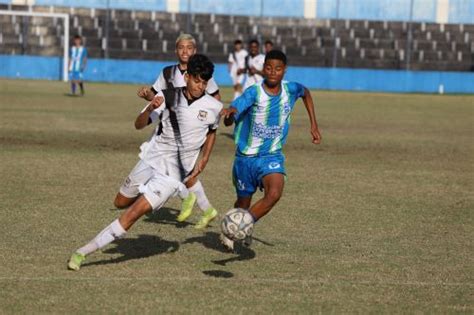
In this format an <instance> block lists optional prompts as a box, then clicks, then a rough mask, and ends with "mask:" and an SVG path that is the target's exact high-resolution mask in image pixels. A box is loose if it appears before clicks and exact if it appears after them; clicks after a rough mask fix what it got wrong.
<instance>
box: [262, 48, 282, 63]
mask: <svg viewBox="0 0 474 315" xmlns="http://www.w3.org/2000/svg"><path fill="white" fill-rule="evenodd" d="M272 59H274V60H281V62H283V64H284V65H285V66H286V63H287V60H286V55H285V53H284V52H282V51H281V50H270V51H269V52H268V53H267V54H266V55H265V62H267V60H272Z"/></svg>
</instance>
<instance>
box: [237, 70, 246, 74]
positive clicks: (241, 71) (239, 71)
mask: <svg viewBox="0 0 474 315" xmlns="http://www.w3.org/2000/svg"><path fill="white" fill-rule="evenodd" d="M242 73H245V69H237V74H242Z"/></svg>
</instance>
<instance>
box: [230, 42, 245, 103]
mask: <svg viewBox="0 0 474 315" xmlns="http://www.w3.org/2000/svg"><path fill="white" fill-rule="evenodd" d="M247 55H248V52H247V50H245V49H244V48H243V43H242V41H241V40H240V39H237V40H236V41H235V42H234V51H233V52H231V53H230V54H229V59H228V62H229V74H230V77H231V78H232V84H233V85H234V100H235V99H236V98H237V97H239V96H240V95H241V94H242V84H243V83H244V79H245V57H247Z"/></svg>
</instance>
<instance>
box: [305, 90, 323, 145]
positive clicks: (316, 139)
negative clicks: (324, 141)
mask: <svg viewBox="0 0 474 315" xmlns="http://www.w3.org/2000/svg"><path fill="white" fill-rule="evenodd" d="M302 98H303V103H304V106H305V107H306V111H307V112H308V116H309V121H310V123H311V136H312V137H313V143H314V144H320V143H321V133H320V132H319V128H318V122H317V121H316V113H315V111H314V102H313V97H312V96H311V92H310V91H309V90H308V89H307V88H305V89H304V95H303V97H302Z"/></svg>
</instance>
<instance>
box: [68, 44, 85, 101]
mask: <svg viewBox="0 0 474 315" xmlns="http://www.w3.org/2000/svg"><path fill="white" fill-rule="evenodd" d="M73 42H74V45H73V46H72V47H71V52H70V56H69V80H70V81H71V93H72V95H76V84H79V88H80V89H81V95H84V81H83V79H84V77H83V74H82V73H83V72H84V70H85V69H86V65H87V49H86V47H84V46H83V45H82V38H81V36H79V35H76V36H74V39H73Z"/></svg>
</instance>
